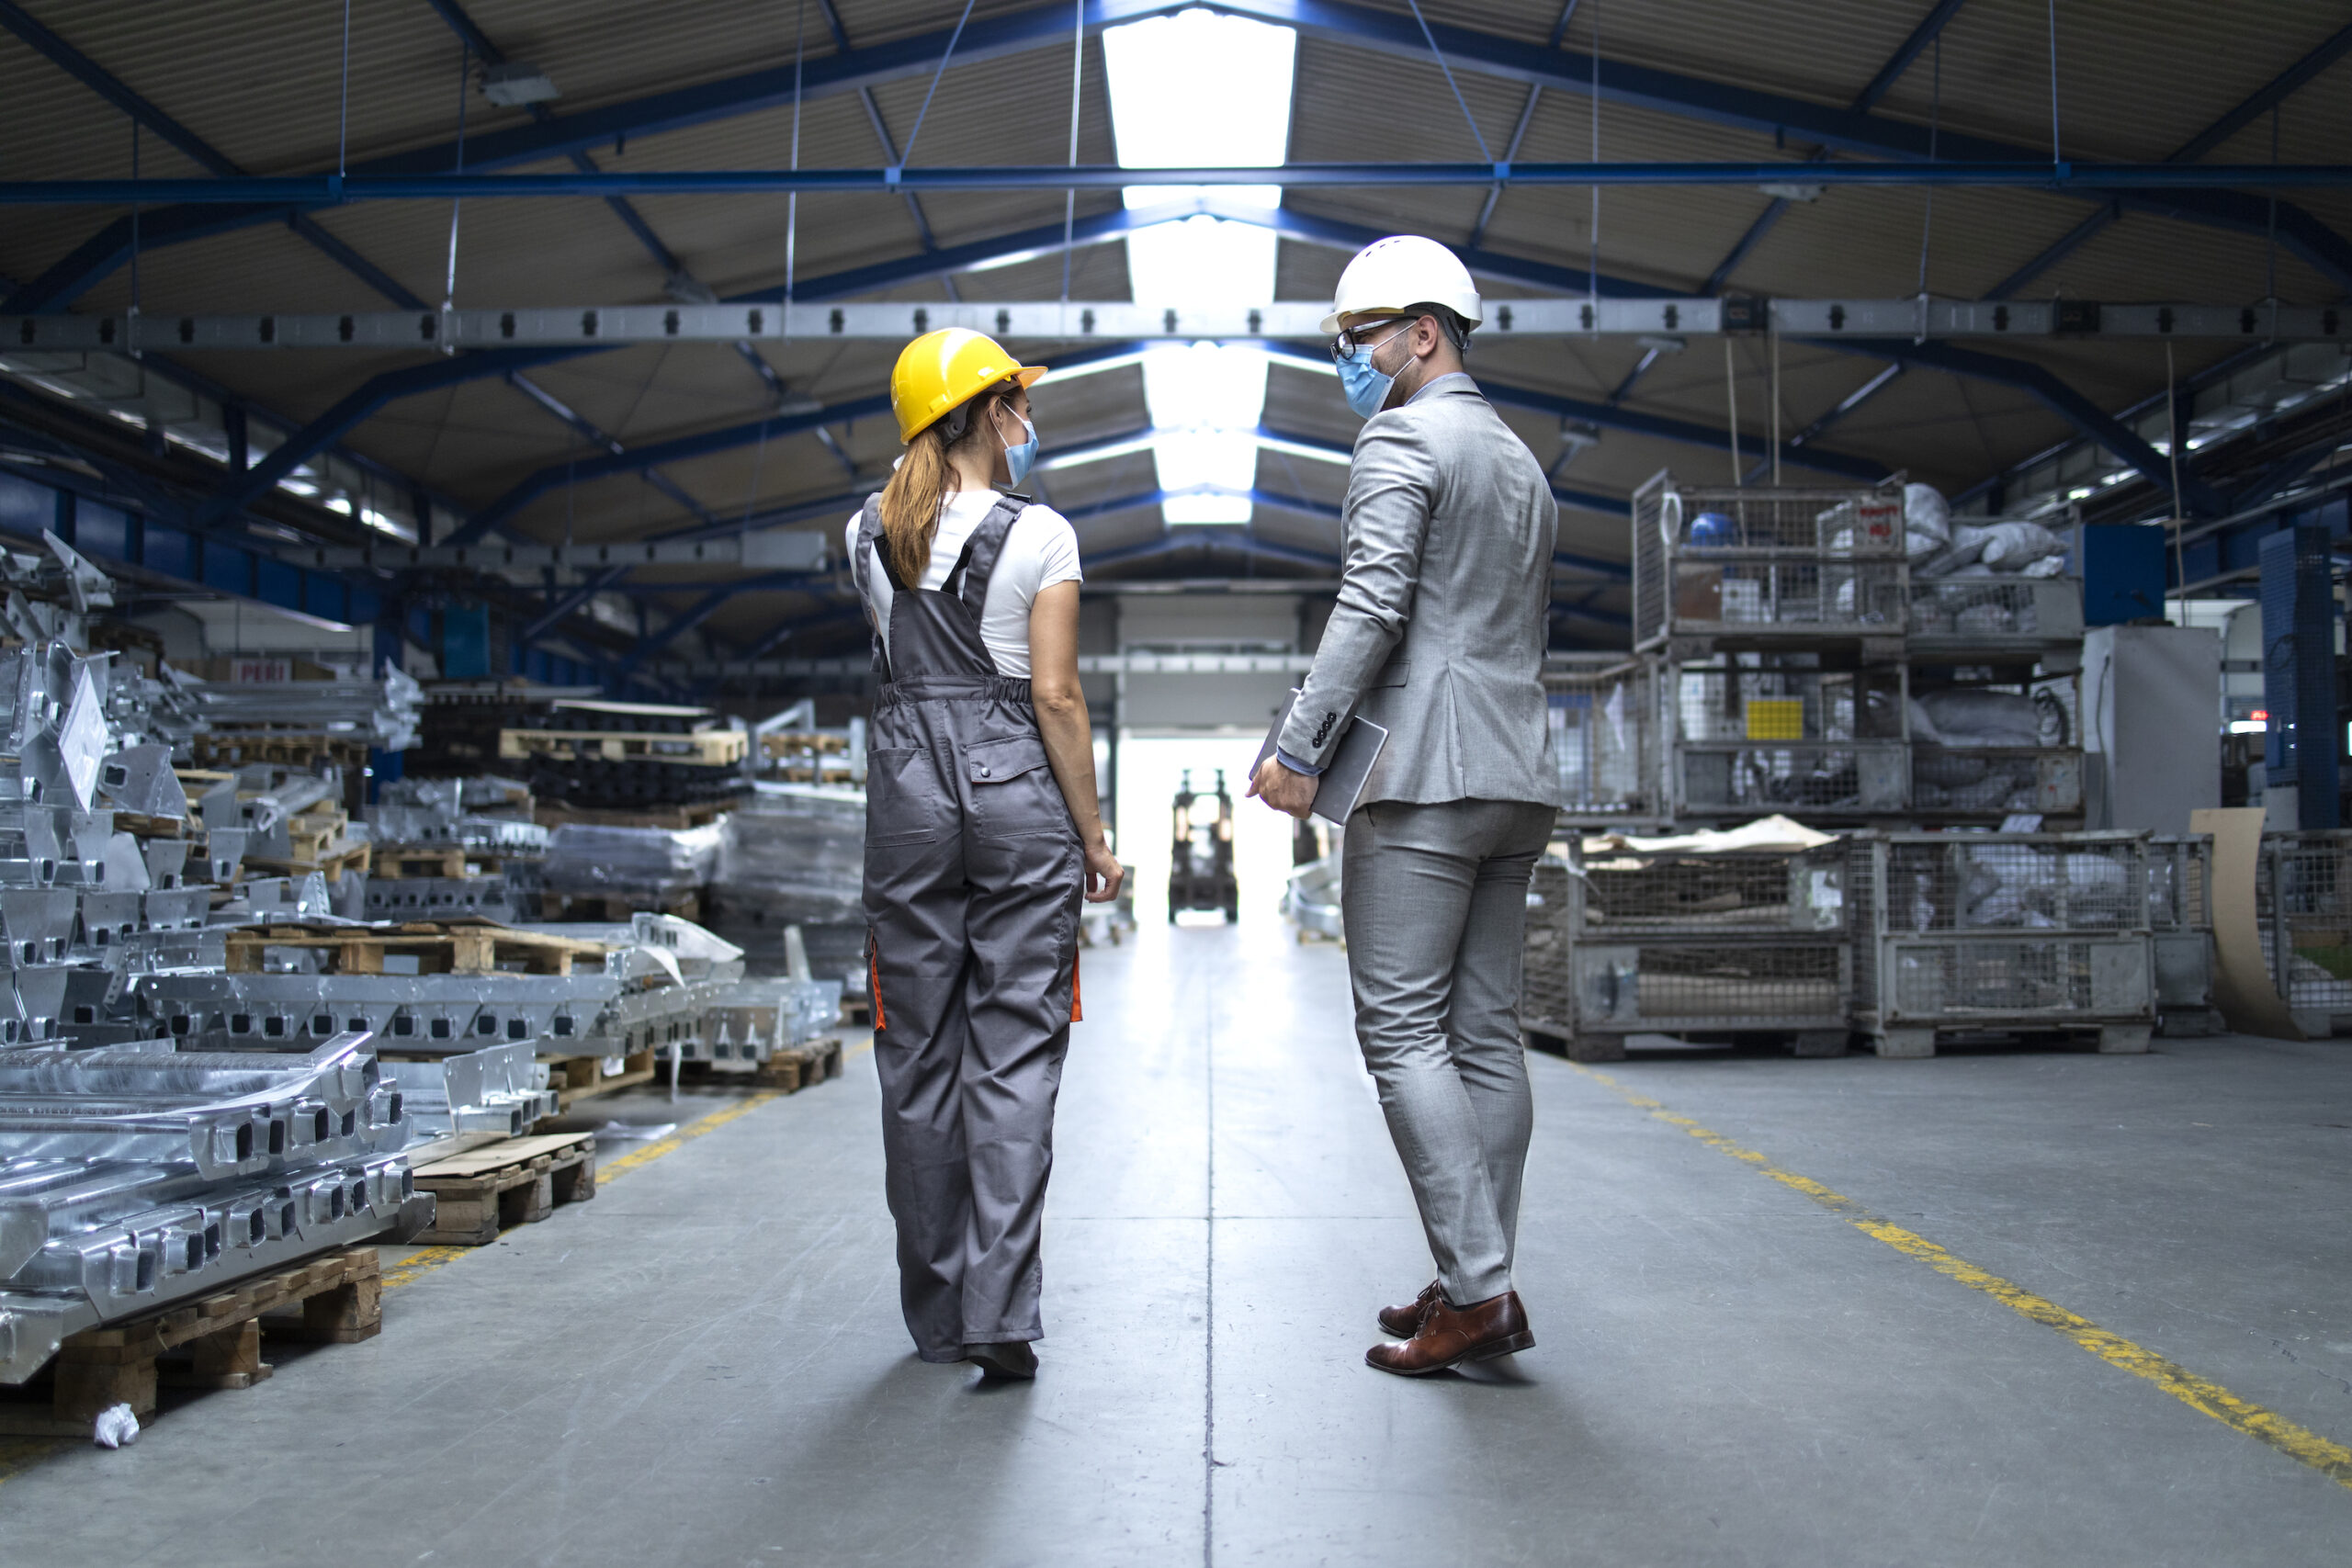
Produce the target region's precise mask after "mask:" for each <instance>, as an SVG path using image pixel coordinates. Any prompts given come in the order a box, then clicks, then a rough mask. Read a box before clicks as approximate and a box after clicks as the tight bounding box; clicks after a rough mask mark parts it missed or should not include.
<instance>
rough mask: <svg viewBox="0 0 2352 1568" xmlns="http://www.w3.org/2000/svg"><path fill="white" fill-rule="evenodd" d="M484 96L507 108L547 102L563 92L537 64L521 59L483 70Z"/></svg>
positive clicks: (482, 86) (482, 93)
mask: <svg viewBox="0 0 2352 1568" xmlns="http://www.w3.org/2000/svg"><path fill="white" fill-rule="evenodd" d="M481 96H483V97H485V98H488V99H489V100H490V101H491V102H492V103H493V104H496V105H497V106H498V107H500V108H503V109H514V108H521V107H523V106H524V105H525V104H543V103H546V102H547V101H548V99H550V98H556V97H560V96H562V95H561V94H560V93H558V92H557V91H556V87H555V83H554V82H553V81H552V80H550V79H549V78H548V73H546V72H544V71H542V70H540V69H539V68H538V67H537V66H536V65H532V64H529V63H527V62H524V61H520V60H510V61H508V62H506V63H505V64H503V65H493V66H492V67H491V68H490V69H489V70H487V71H485V72H483V73H481Z"/></svg>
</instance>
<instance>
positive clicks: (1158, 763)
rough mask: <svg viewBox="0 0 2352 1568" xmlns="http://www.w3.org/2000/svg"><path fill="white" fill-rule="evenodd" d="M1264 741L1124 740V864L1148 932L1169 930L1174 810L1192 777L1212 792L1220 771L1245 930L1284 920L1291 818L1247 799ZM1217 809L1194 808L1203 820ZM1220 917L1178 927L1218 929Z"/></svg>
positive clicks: (1190, 919)
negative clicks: (1229, 807) (1229, 804)
mask: <svg viewBox="0 0 2352 1568" xmlns="http://www.w3.org/2000/svg"><path fill="white" fill-rule="evenodd" d="M1260 745H1261V740H1260V739H1255V738H1249V737H1243V736H1233V735H1203V736H1172V735H1164V734H1163V735H1138V734H1136V733H1135V732H1134V731H1132V730H1130V731H1127V732H1125V733H1124V734H1123V735H1121V737H1120V739H1119V835H1118V851H1119V858H1120V859H1121V860H1122V861H1124V862H1125V863H1127V864H1128V865H1131V866H1133V867H1135V872H1136V922H1137V923H1138V924H1139V925H1141V926H1142V927H1143V929H1144V930H1146V931H1149V930H1151V929H1152V928H1153V927H1155V926H1165V925H1167V923H1168V874H1169V871H1170V863H1171V861H1172V853H1171V852H1172V850H1173V848H1174V838H1175V832H1174V829H1175V821H1174V816H1173V807H1174V802H1175V798H1176V792H1177V789H1178V787H1179V786H1180V785H1181V784H1182V779H1183V776H1184V773H1185V770H1187V769H1190V770H1191V771H1192V774H1193V789H1194V790H1196V791H1201V792H1204V793H1205V792H1213V791H1214V790H1215V788H1216V771H1217V770H1218V769H1219V768H1223V769H1224V770H1225V787H1226V789H1227V792H1228V793H1230V794H1231V795H1232V796H1233V870H1234V877H1235V880H1236V881H1237V882H1238V884H1239V887H1240V898H1239V909H1240V923H1241V924H1242V925H1243V926H1245V927H1249V926H1254V927H1259V928H1271V927H1272V926H1274V925H1276V924H1278V923H1279V922H1280V921H1281V919H1282V913H1281V905H1282V897H1283V884H1284V881H1285V879H1286V878H1287V877H1288V876H1289V875H1290V867H1291V829H1293V828H1294V827H1295V826H1296V824H1295V823H1294V822H1293V821H1292V820H1291V818H1287V817H1284V816H1283V815H1282V814H1281V813H1280V812H1278V811H1273V810H1271V809H1269V808H1268V807H1266V805H1265V804H1264V803H1263V802H1261V801H1256V800H1250V799H1248V798H1246V795H1247V792H1248V790H1249V788H1250V763H1251V762H1253V761H1256V760H1257V756H1258V748H1259V746H1260ZM1215 809H1216V807H1215V806H1214V803H1212V802H1209V801H1202V802H1200V803H1198V805H1196V807H1195V808H1194V816H1195V818H1198V819H1201V820H1210V819H1213V814H1214V812H1215ZM1220 918H1221V917H1219V916H1217V915H1214V914H1189V915H1184V916H1182V918H1181V919H1180V921H1179V923H1180V924H1183V925H1192V924H1193V923H1195V922H1198V923H1203V924H1216V923H1217V922H1218V920H1219V919H1220Z"/></svg>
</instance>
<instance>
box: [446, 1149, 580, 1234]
mask: <svg viewBox="0 0 2352 1568" xmlns="http://www.w3.org/2000/svg"><path fill="white" fill-rule="evenodd" d="M416 1187H417V1190H418V1191H420V1192H430V1193H432V1194H433V1199H434V1218H433V1228H432V1229H431V1230H428V1231H425V1232H423V1233H422V1234H420V1235H418V1236H417V1238H416V1239H417V1240H418V1241H419V1242H422V1243H424V1244H426V1245H428V1246H429V1245H432V1244H434V1243H436V1242H437V1243H443V1244H447V1245H452V1246H458V1247H481V1246H484V1245H487V1244H488V1243H490V1242H493V1241H496V1240H497V1239H498V1233H499V1232H500V1231H501V1230H503V1229H504V1228H505V1227H507V1226H509V1225H528V1224H537V1223H538V1222H539V1221H541V1220H544V1219H546V1218H547V1217H548V1215H549V1214H551V1213H555V1209H556V1205H557V1204H559V1203H584V1202H586V1201H588V1200H589V1199H591V1198H594V1196H595V1195H596V1134H594V1133H552V1134H543V1135H539V1136H533V1137H521V1138H508V1139H505V1140H503V1141H502V1142H499V1143H495V1144H486V1145H482V1146H481V1147H480V1148H475V1149H469V1150H468V1151H467V1152H465V1153H463V1154H459V1155H452V1156H448V1157H447V1158H445V1159H438V1160H435V1161H434V1162H433V1163H432V1164H430V1165H424V1166H419V1167H417V1168H416Z"/></svg>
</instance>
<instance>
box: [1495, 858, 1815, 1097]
mask: <svg viewBox="0 0 2352 1568" xmlns="http://www.w3.org/2000/svg"><path fill="white" fill-rule="evenodd" d="M1846 868H1847V848H1846V845H1845V844H1844V843H1843V842H1842V841H1839V840H1831V841H1830V842H1829V843H1827V844H1825V845H1821V846H1818V847H1815V848H1807V849H1758V850H1731V851H1724V852H1700V851H1698V850H1695V849H1636V848H1633V847H1630V846H1628V845H1626V844H1624V843H1623V842H1622V841H1613V840H1590V841H1585V842H1571V843H1570V844H1568V845H1567V846H1566V858H1565V859H1562V858H1557V857H1554V858H1547V859H1546V860H1544V862H1542V863H1539V864H1538V865H1537V867H1536V870H1535V876H1534V879H1533V883H1532V887H1531V897H1530V900H1529V904H1530V907H1529V910H1528V928H1529V938H1528V961H1527V964H1526V978H1525V984H1524V990H1523V993H1522V1002H1521V1019H1522V1021H1523V1023H1524V1026H1525V1028H1526V1029H1527V1031H1528V1032H1529V1033H1531V1034H1532V1035H1535V1036H1538V1037H1541V1038H1542V1039H1543V1040H1544V1043H1550V1044H1555V1046H1556V1047H1557V1048H1559V1049H1562V1050H1564V1051H1566V1054H1567V1055H1569V1056H1570V1057H1571V1058H1573V1059H1575V1060H1578V1061H1605V1060H1611V1059H1614V1058H1616V1057H1620V1056H1623V1055H1624V1054H1625V1040H1626V1037H1627V1036H1629V1035H1634V1034H1640V1033H1650V1032H1657V1033H1669V1034H1674V1035H1678V1036H1680V1037H1682V1038H1684V1039H1691V1040H1701V1041H1724V1042H1764V1041H1769V1042H1770V1043H1778V1044H1785V1045H1787V1046H1789V1047H1790V1048H1791V1049H1792V1050H1793V1051H1794V1053H1795V1054H1796V1055H1800V1056H1835V1055H1843V1054H1844V1053H1845V1050H1846V1043H1847V1032H1848V1030H1849V1028H1850V1023H1849V1014H1850V1012H1851V1008H1852V1000H1853V943H1852V941H1851V939H1850V932H1849V909H1848V903H1847V896H1846V886H1845V885H1846V875H1847V870H1846Z"/></svg>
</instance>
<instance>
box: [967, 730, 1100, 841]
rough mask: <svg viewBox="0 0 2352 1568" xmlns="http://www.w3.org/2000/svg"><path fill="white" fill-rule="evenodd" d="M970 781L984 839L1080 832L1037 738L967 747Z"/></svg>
mask: <svg viewBox="0 0 2352 1568" xmlns="http://www.w3.org/2000/svg"><path fill="white" fill-rule="evenodd" d="M964 778H965V782H966V784H967V785H968V786H969V787H970V789H971V792H972V826H973V828H974V829H975V830H976V831H977V832H978V834H979V835H980V836H981V837H982V838H984V839H1026V838H1032V837H1035V836H1038V835H1042V834H1047V833H1056V834H1068V833H1070V832H1072V831H1074V829H1072V827H1071V825H1070V819H1069V805H1068V803H1066V802H1065V801H1064V800H1063V799H1062V791H1061V786H1060V785H1059V784H1056V783H1055V782H1054V773H1053V769H1052V768H1051V767H1049V766H1048V765H1047V764H1046V743H1045V741H1044V740H1043V739H1040V738H1039V737H1037V736H1035V735H1009V736H1006V737H1004V738H1003V739H999V740H975V741H973V742H972V743H971V744H970V745H968V746H967V747H965V748H964Z"/></svg>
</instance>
